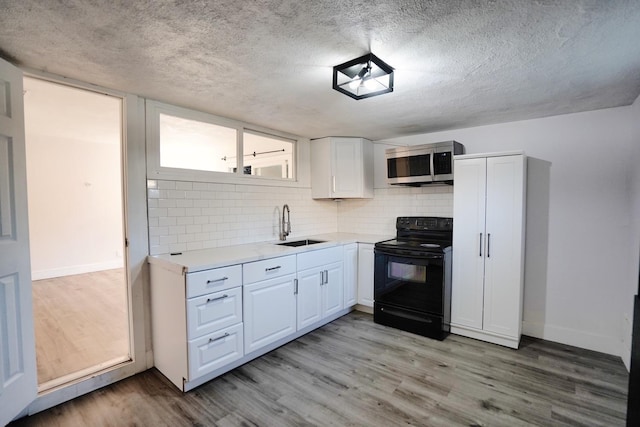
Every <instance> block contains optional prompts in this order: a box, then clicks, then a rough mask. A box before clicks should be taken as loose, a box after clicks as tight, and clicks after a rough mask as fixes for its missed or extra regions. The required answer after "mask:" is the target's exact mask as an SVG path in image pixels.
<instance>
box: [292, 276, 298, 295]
mask: <svg viewBox="0 0 640 427" xmlns="http://www.w3.org/2000/svg"><path fill="white" fill-rule="evenodd" d="M293 294H294V295H298V279H293Z"/></svg>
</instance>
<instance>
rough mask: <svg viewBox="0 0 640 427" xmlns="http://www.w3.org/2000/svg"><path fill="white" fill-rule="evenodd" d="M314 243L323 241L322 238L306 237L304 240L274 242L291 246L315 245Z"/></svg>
mask: <svg viewBox="0 0 640 427" xmlns="http://www.w3.org/2000/svg"><path fill="white" fill-rule="evenodd" d="M316 243H324V240H310V239H306V240H292V241H291V242H284V243H276V244H277V245H278V246H292V247H298V246H307V245H315V244H316Z"/></svg>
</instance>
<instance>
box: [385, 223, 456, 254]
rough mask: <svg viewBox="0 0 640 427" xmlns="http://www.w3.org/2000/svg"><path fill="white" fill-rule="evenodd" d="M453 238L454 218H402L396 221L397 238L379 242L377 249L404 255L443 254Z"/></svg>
mask: <svg viewBox="0 0 640 427" xmlns="http://www.w3.org/2000/svg"><path fill="white" fill-rule="evenodd" d="M452 237H453V219H452V218H442V217H421V216H401V217H398V218H397V220H396V238H395V239H390V240H385V241H383V242H378V243H376V248H378V249H385V250H388V251H399V252H400V251H401V252H402V253H406V252H407V251H412V252H415V253H416V254H418V253H429V252H431V253H433V252H440V253H441V252H443V251H444V249H445V248H447V247H448V246H451V241H452Z"/></svg>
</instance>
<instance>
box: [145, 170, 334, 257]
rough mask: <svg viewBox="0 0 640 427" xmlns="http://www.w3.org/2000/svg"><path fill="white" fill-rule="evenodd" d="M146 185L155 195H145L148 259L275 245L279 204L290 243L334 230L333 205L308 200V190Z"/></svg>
mask: <svg viewBox="0 0 640 427" xmlns="http://www.w3.org/2000/svg"><path fill="white" fill-rule="evenodd" d="M150 182H151V180H149V181H148V182H147V183H148V187H149V189H153V190H157V191H156V192H153V193H148V200H149V201H150V202H151V203H150V205H149V218H150V232H151V227H155V229H154V231H153V233H154V234H155V235H154V236H152V237H151V238H150V247H149V250H150V253H151V254H152V255H157V254H162V253H168V252H181V251H185V250H191V249H199V248H213V247H220V246H228V245H236V244H242V243H252V242H262V241H269V240H277V239H278V234H279V231H280V230H279V224H280V221H281V218H282V213H281V209H282V205H284V204H285V203H286V204H288V205H289V208H290V210H291V227H292V234H291V236H290V237H289V238H290V239H291V238H295V237H296V236H305V235H311V234H319V233H332V232H335V231H337V229H338V203H336V202H333V201H330V200H327V201H318V200H313V199H312V198H311V189H309V188H288V187H269V186H255V185H236V184H213V183H200V182H182V181H162V180H157V181H154V183H155V184H154V187H153V188H152V187H150V186H149V183H150ZM148 191H151V190H148ZM161 200H162V203H161V206H162V207H160V201H161ZM152 201H154V202H152ZM153 203H156V205H154V206H152V205H153ZM161 231H166V233H167V234H162V233H161ZM158 233H160V234H158Z"/></svg>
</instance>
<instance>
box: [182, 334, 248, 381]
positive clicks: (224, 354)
mask: <svg viewBox="0 0 640 427" xmlns="http://www.w3.org/2000/svg"><path fill="white" fill-rule="evenodd" d="M243 342H244V339H243V334H242V323H239V324H237V325H234V326H231V327H229V328H227V329H223V330H221V331H218V332H215V333H213V334H209V335H206V336H204V337H201V338H196V339H194V340H191V341H189V381H192V380H194V379H195V378H198V377H201V376H202V375H205V374H208V373H209V372H212V371H215V370H216V369H218V368H221V367H223V366H224V365H226V364H227V363H231V362H233V361H234V360H237V359H240V358H241V357H242V356H243Z"/></svg>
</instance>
